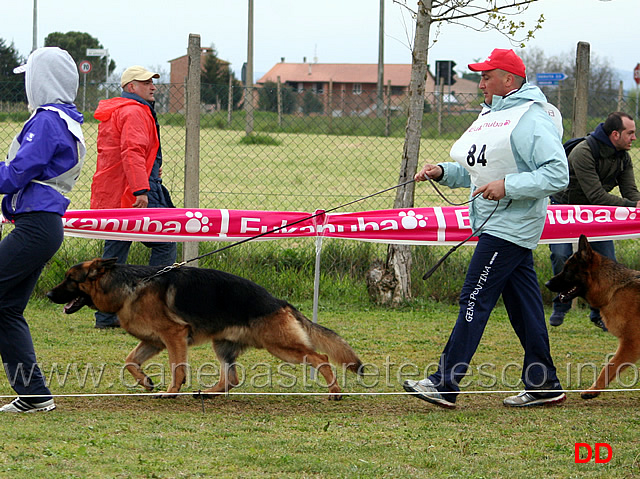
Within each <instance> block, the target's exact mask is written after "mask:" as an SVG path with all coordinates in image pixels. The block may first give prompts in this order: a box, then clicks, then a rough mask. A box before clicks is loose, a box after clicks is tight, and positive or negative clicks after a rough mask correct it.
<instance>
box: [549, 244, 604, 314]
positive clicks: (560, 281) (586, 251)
mask: <svg viewBox="0 0 640 479" xmlns="http://www.w3.org/2000/svg"><path fill="white" fill-rule="evenodd" d="M597 254H598V253H596V252H595V251H593V249H592V248H591V245H590V244H589V240H587V237H586V236H585V235H580V239H579V241H578V251H576V252H575V253H574V254H573V255H571V256H570V257H569V259H568V260H567V262H566V263H565V264H564V267H563V268H562V271H560V273H558V274H557V275H555V276H554V277H553V278H551V279H550V280H549V281H547V283H546V284H545V286H546V287H547V288H549V289H550V290H551V291H553V292H554V293H558V299H559V300H560V301H561V302H563V303H569V302H571V300H573V299H574V298H576V297H578V296H580V297H582V298H584V297H585V295H586V294H587V290H588V287H589V281H590V279H591V278H590V277H591V270H592V268H591V266H592V265H593V262H594V259H595V256H596V255H597Z"/></svg>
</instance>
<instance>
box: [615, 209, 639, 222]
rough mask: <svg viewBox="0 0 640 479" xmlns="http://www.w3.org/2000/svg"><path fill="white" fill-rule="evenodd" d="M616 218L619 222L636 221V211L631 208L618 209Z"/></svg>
mask: <svg viewBox="0 0 640 479" xmlns="http://www.w3.org/2000/svg"><path fill="white" fill-rule="evenodd" d="M614 217H615V218H616V219H617V220H622V221H623V220H635V219H636V209H635V208H630V207H622V206H621V207H620V208H616V211H615V213H614Z"/></svg>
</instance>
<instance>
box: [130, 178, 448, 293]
mask: <svg viewBox="0 0 640 479" xmlns="http://www.w3.org/2000/svg"><path fill="white" fill-rule="evenodd" d="M415 181H416V180H409V181H405V182H404V183H400V184H397V185H394V186H391V187H389V188H385V189H384V190H380V191H377V192H375V193H372V194H370V195H367V196H363V197H362V198H358V199H355V200H353V201H349V202H348V203H344V204H342V205H339V206H334V207H333V208H330V209H328V210H322V211H320V212H319V213H314V214H312V215H310V216H307V217H305V218H302V219H299V220H297V221H294V222H293V223H287V224H286V225H283V226H279V227H277V228H274V229H272V230H269V231H265V232H264V233H260V234H258V235H255V236H252V237H251V238H245V239H243V240H240V241H236V242H234V243H231V244H228V245H226V246H223V247H222V248H218V249H216V250H213V251H209V252H208V253H204V254H201V255H200V256H196V257H195V258H191V259H188V260H185V261H181V262H179V263H173V264H171V265H169V266H165V267H164V268H162V269H160V270H158V271H157V272H156V273H154V274H152V275H151V276H149V277H147V278H144V279H143V280H142V282H145V281H149V280H151V279H153V278H155V277H157V276H160V275H162V274H164V273H167V272H169V271H171V270H172V269H176V268H179V267H180V266H184V265H185V264H187V263H190V262H192V261H196V260H198V259H202V258H206V257H207V256H211V255H213V254H216V253H220V252H221V251H224V250H227V249H229V248H233V247H234V246H239V245H241V244H244V243H248V242H249V241H253V240H255V239H258V238H261V237H263V236H267V235H270V234H272V233H276V232H278V231H280V230H282V229H284V228H289V227H291V226H293V225H297V224H298V223H303V222H305V221H309V220H311V219H313V218H317V217H318V216H322V215H325V214H327V213H331V212H332V211H336V210H339V209H340V208H345V207H347V206H350V205H352V204H354V203H358V202H359V201H364V200H367V199H369V198H373V197H374V196H378V195H381V194H383V193H386V192H387V191H391V190H395V189H396V188H400V187H402V186H406V185H408V184H411V183H414V182H415ZM436 191H437V190H436ZM438 193H439V194H440V195H441V196H442V194H441V193H440V192H438ZM443 198H444V196H443Z"/></svg>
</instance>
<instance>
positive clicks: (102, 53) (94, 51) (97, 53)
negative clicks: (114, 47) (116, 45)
mask: <svg viewBox="0 0 640 479" xmlns="http://www.w3.org/2000/svg"><path fill="white" fill-rule="evenodd" d="M86 55H87V56H88V57H100V58H102V57H106V58H107V61H106V62H105V70H106V74H105V80H104V81H105V84H106V83H109V50H107V49H106V48H87V51H86ZM107 91H109V90H108V89H107Z"/></svg>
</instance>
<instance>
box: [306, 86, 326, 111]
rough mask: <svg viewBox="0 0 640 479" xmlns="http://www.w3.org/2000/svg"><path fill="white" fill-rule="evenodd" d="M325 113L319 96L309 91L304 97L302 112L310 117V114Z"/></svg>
mask: <svg viewBox="0 0 640 479" xmlns="http://www.w3.org/2000/svg"><path fill="white" fill-rule="evenodd" d="M323 111H324V107H323V105H322V102H321V101H320V100H319V99H318V95H316V94H315V93H313V92H312V91H311V90H307V91H306V92H305V93H304V96H303V97H302V112H303V113H304V114H305V115H308V114H310V113H322V112H323Z"/></svg>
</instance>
